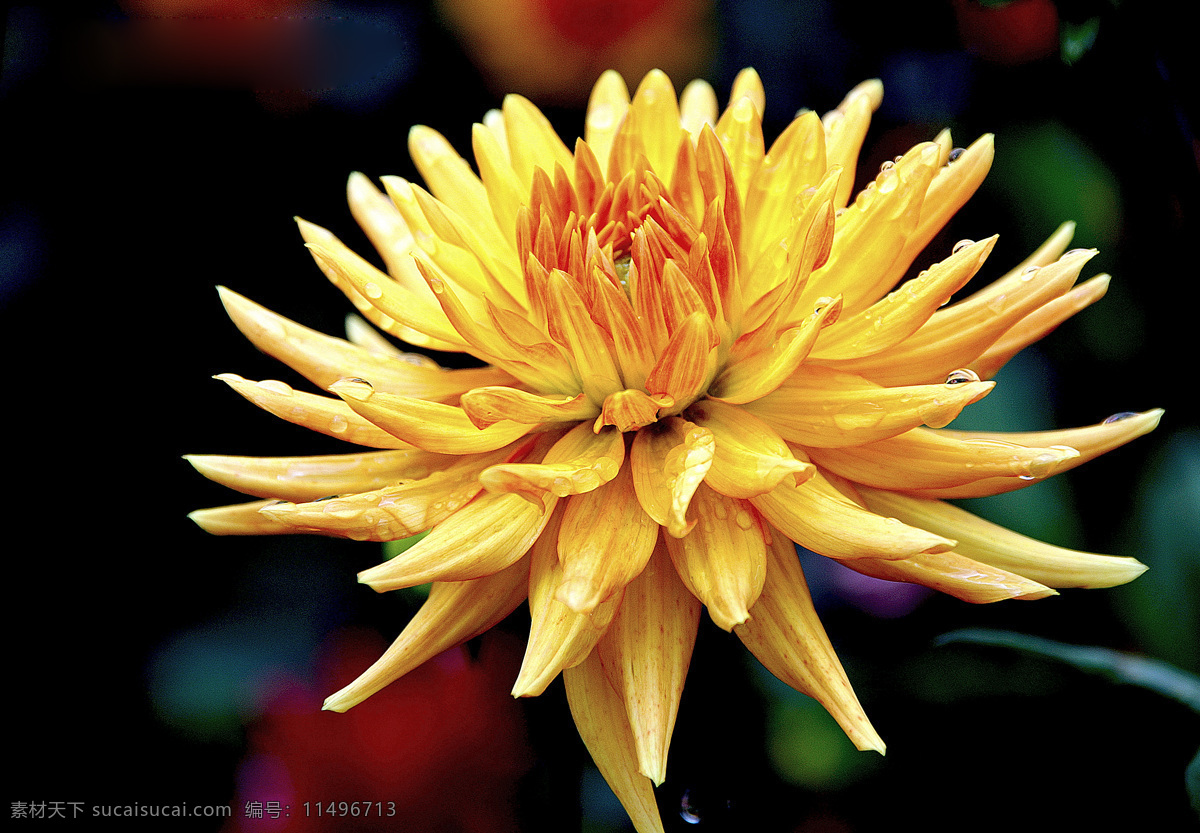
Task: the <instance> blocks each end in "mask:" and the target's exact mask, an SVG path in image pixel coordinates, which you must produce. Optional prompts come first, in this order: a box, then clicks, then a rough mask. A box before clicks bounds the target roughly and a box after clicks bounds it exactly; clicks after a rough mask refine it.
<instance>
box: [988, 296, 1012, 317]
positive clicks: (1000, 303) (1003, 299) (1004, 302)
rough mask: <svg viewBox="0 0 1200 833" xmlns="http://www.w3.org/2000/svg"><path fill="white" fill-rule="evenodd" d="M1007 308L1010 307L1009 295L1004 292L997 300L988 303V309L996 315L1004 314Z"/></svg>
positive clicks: (990, 300)
mask: <svg viewBox="0 0 1200 833" xmlns="http://www.w3.org/2000/svg"><path fill="white" fill-rule="evenodd" d="M1007 306H1008V295H1006V294H1004V293H1003V292H1001V293H1000V294H999V295H997V296H996V297H995V298H991V299H989V300H988V302H987V308H988V309H990V310H991V311H992V312H995V313H1001V312H1004V308H1005V307H1007Z"/></svg>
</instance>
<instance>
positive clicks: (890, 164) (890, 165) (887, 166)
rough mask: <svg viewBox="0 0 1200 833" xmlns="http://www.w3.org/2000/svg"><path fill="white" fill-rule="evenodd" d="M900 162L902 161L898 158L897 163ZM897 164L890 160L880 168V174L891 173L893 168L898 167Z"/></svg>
mask: <svg viewBox="0 0 1200 833" xmlns="http://www.w3.org/2000/svg"><path fill="white" fill-rule="evenodd" d="M899 161H900V157H899V156H897V157H896V162H899ZM896 162H892V161H890V160H889V161H887V162H884V163H883V164H882V165H880V166H879V172H880V173H883V172H884V171H890V170H891V169H892V168H894V167H896Z"/></svg>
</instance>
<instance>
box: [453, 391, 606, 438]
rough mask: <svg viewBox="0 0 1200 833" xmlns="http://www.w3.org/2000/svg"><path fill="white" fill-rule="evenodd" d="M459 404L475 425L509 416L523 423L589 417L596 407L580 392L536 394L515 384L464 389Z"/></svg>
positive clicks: (562, 420)
mask: <svg viewBox="0 0 1200 833" xmlns="http://www.w3.org/2000/svg"><path fill="white" fill-rule="evenodd" d="M459 405H460V406H461V407H462V409H463V411H464V412H465V413H466V415H467V418H468V419H470V420H471V422H472V423H474V425H475V426H476V427H478V428H487V427H488V426H489V425H495V424H496V423H497V422H503V421H504V420H509V421H511V422H520V423H524V424H526V425H536V424H537V423H541V422H577V421H579V420H582V419H591V418H592V417H594V416H596V414H597V412H598V411H599V409H598V408H597V407H596V405H595V404H593V403H592V402H591V400H589V399H588V398H587V397H586V396H584V395H583V394H582V393H581V394H578V395H577V396H573V397H572V396H566V395H561V396H539V395H538V394H536V393H529V392H528V391H523V390H518V389H516V388H512V387H507V386H501V385H489V386H487V387H479V388H473V389H472V390H469V391H467V392H465V393H464V394H463V395H462V398H461V399H460V400H459Z"/></svg>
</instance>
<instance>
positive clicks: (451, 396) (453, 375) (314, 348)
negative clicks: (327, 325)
mask: <svg viewBox="0 0 1200 833" xmlns="http://www.w3.org/2000/svg"><path fill="white" fill-rule="evenodd" d="M217 291H218V292H220V294H221V302H222V303H223V304H224V305H225V309H226V311H227V312H228V313H229V317H230V318H231V319H233V323H234V324H236V325H237V328H238V329H239V330H241V331H242V334H243V335H245V336H246V338H248V339H250V341H251V343H253V344H254V346H255V347H257V348H258V349H260V350H262V351H263V352H264V353H266V354H267V355H269V356H272V357H273V358H276V359H278V360H279V361H281V362H283V363H284V364H286V365H287V366H288V367H290V368H292V369H293V370H295V371H296V372H297V373H300V374H301V375H302V376H304V377H305V378H306V379H308V380H309V381H311V382H313V383H314V384H316V385H318V386H319V387H322V388H327V387H328V386H329V385H332V384H333V383H334V382H336V381H337V380H339V379H343V378H346V377H348V376H369V377H371V380H372V383H373V384H374V385H375V386H377V387H378V388H379V389H380V390H383V391H387V392H388V393H396V394H400V395H402V396H417V397H420V398H422V399H431V400H434V401H438V402H453V401H456V400H457V399H458V397H460V396H461V395H462V394H463V392H464V391H467V390H470V389H471V388H477V387H482V386H484V385H506V384H512V383H513V382H515V381H516V380H515V379H513V377H512V376H510V375H509V374H507V373H505V372H504V371H502V370H498V369H497V368H494V367H479V368H466V369H461V370H444V369H442V368H440V367H437V366H436V365H434V364H432V363H431V364H418V363H415V362H408V361H403V360H401V361H397V360H396V358H395V357H394V356H389V355H380V354H378V353H374V352H371V351H370V350H366V349H363V348H362V347H359V346H357V345H354V344H351V343H350V342H348V341H343V340H342V339H340V338H333V337H332V336H327V335H324V334H322V333H318V332H317V331H316V330H310V329H309V328H308V327H305V326H302V325H300V324H297V323H296V322H294V321H290V320H289V319H287V318H284V317H283V316H282V315H278V314H276V313H274V312H271V311H270V310H269V309H267V308H266V307H263V306H259V305H258V304H256V303H254V302H253V301H251V300H249V299H248V298H244V297H243V296H241V295H239V294H237V293H236V292H233V291H231V290H229V289H226V288H225V287H223V286H219V287H217Z"/></svg>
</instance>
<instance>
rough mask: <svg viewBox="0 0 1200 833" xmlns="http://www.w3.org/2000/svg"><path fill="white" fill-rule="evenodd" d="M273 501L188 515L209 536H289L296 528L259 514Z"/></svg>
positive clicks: (203, 510) (202, 510) (234, 505)
mask: <svg viewBox="0 0 1200 833" xmlns="http://www.w3.org/2000/svg"><path fill="white" fill-rule="evenodd" d="M274 502H275V501H273V500H256V501H254V502H252V503H237V504H233V505H231V506H214V507H212V508H211V509H197V510H195V511H194V512H189V513H188V519H189V520H191V521H193V522H195V524H196V525H197V526H199V527H200V528H201V529H203V530H204V531H205V532H207V533H208V534H209V535H288V534H290V533H293V532H295V531H296V530H295V528H294V527H291V526H288V525H287V524H281V523H279V521H276V520H274V519H272V518H268V517H267V516H266V515H263V514H262V513H261V512H259V510H260V509H262V508H263V507H265V506H270V505H271V504H273V503H274Z"/></svg>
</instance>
